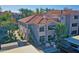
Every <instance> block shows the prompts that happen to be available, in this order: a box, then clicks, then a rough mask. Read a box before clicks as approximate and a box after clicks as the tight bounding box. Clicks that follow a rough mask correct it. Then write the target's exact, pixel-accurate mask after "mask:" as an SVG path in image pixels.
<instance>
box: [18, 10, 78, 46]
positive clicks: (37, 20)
mask: <svg viewBox="0 0 79 59" xmlns="http://www.w3.org/2000/svg"><path fill="white" fill-rule="evenodd" d="M58 22H62V23H64V24H65V25H66V27H67V33H68V34H69V35H78V34H79V11H78V10H72V9H64V10H52V11H49V12H48V13H46V14H41V15H32V16H29V17H26V18H23V19H20V20H19V21H18V24H19V27H20V30H21V31H22V32H23V33H24V34H25V38H28V36H29V35H28V34H29V33H31V36H32V38H33V40H34V42H35V43H37V44H38V45H41V44H43V43H46V46H47V45H48V46H49V45H51V44H52V42H53V41H54V39H55V30H54V27H55V25H56V23H58ZM50 42H51V44H47V43H50Z"/></svg>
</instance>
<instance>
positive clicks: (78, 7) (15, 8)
mask: <svg viewBox="0 0 79 59" xmlns="http://www.w3.org/2000/svg"><path fill="white" fill-rule="evenodd" d="M1 8H2V10H3V11H5V10H11V11H12V12H19V11H18V10H19V9H20V8H28V9H32V10H35V9H36V8H43V9H44V8H50V9H60V10H61V9H64V8H69V9H73V10H79V5H1Z"/></svg>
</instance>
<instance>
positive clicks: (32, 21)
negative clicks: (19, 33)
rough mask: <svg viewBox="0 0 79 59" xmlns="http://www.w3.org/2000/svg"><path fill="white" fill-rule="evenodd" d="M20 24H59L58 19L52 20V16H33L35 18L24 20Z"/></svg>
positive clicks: (30, 17)
mask: <svg viewBox="0 0 79 59" xmlns="http://www.w3.org/2000/svg"><path fill="white" fill-rule="evenodd" d="M19 21H20V22H23V23H28V24H42V23H43V24H47V23H50V22H58V19H57V18H51V17H50V15H49V16H47V15H45V14H44V15H33V16H29V17H26V18H23V19H20V20H19Z"/></svg>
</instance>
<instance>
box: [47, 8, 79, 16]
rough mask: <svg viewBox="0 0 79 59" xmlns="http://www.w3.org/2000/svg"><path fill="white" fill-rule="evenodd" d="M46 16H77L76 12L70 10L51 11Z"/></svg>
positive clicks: (77, 12) (78, 12)
mask: <svg viewBox="0 0 79 59" xmlns="http://www.w3.org/2000/svg"><path fill="white" fill-rule="evenodd" d="M48 14H55V15H71V14H79V11H78V10H72V9H67V8H66V9H64V10H51V11H49V12H48Z"/></svg>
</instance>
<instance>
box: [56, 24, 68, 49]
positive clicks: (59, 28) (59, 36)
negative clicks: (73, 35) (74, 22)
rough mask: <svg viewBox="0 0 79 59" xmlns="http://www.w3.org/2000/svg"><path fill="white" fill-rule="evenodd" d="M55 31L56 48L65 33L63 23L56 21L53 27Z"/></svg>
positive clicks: (58, 46)
mask: <svg viewBox="0 0 79 59" xmlns="http://www.w3.org/2000/svg"><path fill="white" fill-rule="evenodd" d="M55 33H56V46H57V48H60V44H61V42H62V41H63V39H64V36H65V35H67V29H66V26H65V24H63V23H57V24H56V27H55Z"/></svg>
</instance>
